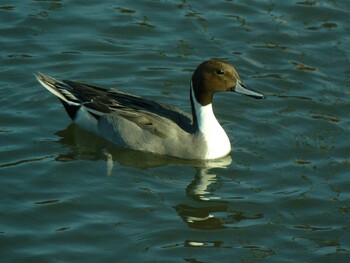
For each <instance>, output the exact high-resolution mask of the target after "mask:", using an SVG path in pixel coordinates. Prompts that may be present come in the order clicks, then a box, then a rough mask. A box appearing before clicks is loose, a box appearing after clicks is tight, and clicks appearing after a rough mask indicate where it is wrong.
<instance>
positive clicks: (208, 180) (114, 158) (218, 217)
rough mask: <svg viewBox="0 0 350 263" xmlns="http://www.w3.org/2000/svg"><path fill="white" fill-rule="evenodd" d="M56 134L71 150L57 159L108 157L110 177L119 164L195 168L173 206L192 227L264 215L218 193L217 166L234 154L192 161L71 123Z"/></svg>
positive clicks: (204, 227) (203, 227)
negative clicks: (116, 142) (130, 146)
mask: <svg viewBox="0 0 350 263" xmlns="http://www.w3.org/2000/svg"><path fill="white" fill-rule="evenodd" d="M56 134H57V135H58V136H59V137H60V139H59V141H58V142H59V143H61V144H63V145H64V146H65V147H66V148H68V149H69V152H67V153H65V154H60V155H59V156H57V157H56V158H55V159H56V160H57V161H71V160H76V159H88V160H105V161H106V175H107V176H111V175H112V174H113V171H114V170H115V169H117V167H118V166H117V165H116V164H117V163H118V164H121V165H123V166H129V167H133V168H142V169H146V168H152V167H160V166H168V165H175V166H177V167H179V166H190V167H194V168H195V174H194V176H193V180H192V182H191V183H190V184H189V185H188V186H187V187H186V189H184V191H185V193H186V196H187V199H186V202H185V203H180V204H176V205H175V206H174V209H175V211H176V213H177V214H178V215H179V217H180V218H181V219H182V220H183V221H184V222H185V223H186V224H187V225H188V227H190V228H193V229H201V230H214V229H223V228H227V227H234V226H235V224H237V223H239V222H241V221H244V220H256V219H261V218H263V217H264V216H263V214H262V213H261V214H255V215H247V214H246V212H245V211H240V210H232V208H231V206H232V200H231V201H230V202H229V201H228V200H225V198H223V197H221V196H220V195H219V194H218V193H217V190H219V189H220V187H221V182H220V175H219V174H218V172H219V171H220V169H217V168H222V169H225V168H226V167H228V166H229V165H230V164H231V163H232V158H231V156H226V157H224V158H220V159H218V160H210V161H193V160H181V159H176V158H172V157H167V156H159V155H153V154H150V153H144V152H140V151H134V150H130V149H126V148H122V147H119V146H117V145H112V144H111V143H109V142H108V141H106V140H104V139H102V138H100V137H98V136H96V135H94V134H91V133H89V132H87V131H85V130H83V129H81V128H79V127H78V126H76V125H75V124H71V125H69V126H68V127H67V128H66V129H65V130H62V131H59V132H57V133H56ZM208 242H209V241H208V240H206V241H198V240H197V241H193V242H192V241H189V240H187V241H185V242H184V244H187V245H191V246H192V245H193V246H199V245H200V244H202V245H203V246H204V245H205V244H208ZM213 242H214V241H213ZM209 243H210V242H209ZM214 243H215V244H216V245H215V246H217V245H218V244H217V241H215V242H214ZM219 243H220V242H219ZM210 244H213V243H210Z"/></svg>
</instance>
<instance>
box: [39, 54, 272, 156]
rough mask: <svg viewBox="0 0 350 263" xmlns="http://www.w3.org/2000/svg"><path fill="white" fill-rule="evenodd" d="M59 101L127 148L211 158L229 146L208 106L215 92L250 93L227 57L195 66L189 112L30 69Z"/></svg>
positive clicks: (76, 120)
mask: <svg viewBox="0 0 350 263" xmlns="http://www.w3.org/2000/svg"><path fill="white" fill-rule="evenodd" d="M34 75H35V77H36V79H37V80H38V81H39V83H40V84H41V85H42V86H44V87H45V88H46V89H47V90H48V91H49V92H51V93H52V94H54V95H55V96H56V97H58V99H59V100H60V101H61V102H62V104H63V106H64V108H65V110H66V112H67V113H68V115H69V117H70V118H71V119H72V121H73V122H74V123H76V124H77V125H78V126H80V127H82V128H83V129H86V130H88V131H90V132H93V133H95V134H97V135H98V136H101V137H103V138H104V139H106V140H107V141H109V142H111V143H113V144H117V145H119V146H123V147H127V148H130V149H134V150H138V151H144V152H149V153H153V154H158V155H166V156H171V157H175V158H180V159H190V160H214V159H218V158H221V157H225V156H227V155H229V154H230V152H231V143H230V139H229V137H228V136H227V134H226V132H225V130H224V129H223V127H222V126H221V125H220V123H219V122H218V120H217V118H216V117H215V115H214V112H213V106H212V101H213V97H214V94H215V93H217V92H235V93H239V94H243V95H246V96H249V97H252V98H255V99H262V98H264V97H265V96H264V95H263V94H262V93H260V92H258V91H255V90H253V89H250V88H248V87H247V86H245V85H244V84H243V82H242V81H241V79H240V77H239V75H238V73H237V71H236V69H235V68H234V67H233V66H232V65H231V64H230V63H228V62H225V61H222V60H218V59H209V60H206V61H204V62H202V63H201V64H199V66H197V68H196V69H195V70H194V73H193V75H192V78H191V82H190V92H189V93H190V94H189V97H190V104H191V109H192V114H191V115H190V114H188V113H186V112H184V111H182V110H180V109H178V108H176V107H174V106H171V105H168V104H165V103H160V102H156V101H153V100H150V99H148V98H143V97H140V96H137V95H133V94H129V93H125V92H122V91H119V90H117V89H114V88H110V89H106V88H101V87H98V86H95V85H92V84H87V83H83V82H76V81H71V80H62V81H60V80H56V79H55V78H53V77H50V76H48V75H45V74H43V73H40V72H38V73H36V74H34Z"/></svg>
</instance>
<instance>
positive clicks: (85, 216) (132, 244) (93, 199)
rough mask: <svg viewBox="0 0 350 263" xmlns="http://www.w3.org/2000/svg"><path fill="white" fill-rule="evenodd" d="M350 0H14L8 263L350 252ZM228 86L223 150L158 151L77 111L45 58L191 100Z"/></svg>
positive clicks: (83, 75)
mask: <svg viewBox="0 0 350 263" xmlns="http://www.w3.org/2000/svg"><path fill="white" fill-rule="evenodd" d="M349 10H350V2H349V1H347V0H340V1H336V0H333V1H327V0H325V1H317V0H316V1H303V0H295V1H277V0H270V1H185V0H183V1H175V0H173V1H170V0H169V1H99V2H98V1H82V0H81V1H29V0H28V1H1V4H0V25H1V27H0V57H1V62H0V65H1V67H0V102H1V103H0V259H1V260H0V261H1V262H191V263H192V262H196V263H199V262H206V263H207V262H348V261H349V258H350V203H349V201H350V180H349V175H350V113H349V111H350V90H349V80H350V64H349V46H350V28H349V16H350V11H349ZM213 57H215V58H221V59H226V60H227V61H229V62H231V63H233V64H234V65H235V66H236V68H237V70H238V72H239V73H240V75H241V78H242V79H243V81H244V82H245V83H246V84H247V85H249V86H251V87H253V88H254V89H256V90H259V91H262V92H264V93H265V94H266V95H267V99H266V100H259V101H257V100H253V99H250V98H247V97H243V96H239V95H237V94H218V95H217V96H216V97H215V101H214V109H215V112H216V115H217V117H218V119H219V120H220V122H221V123H222V125H223V126H224V128H225V130H226V131H227V133H228V135H229V137H230V139H231V142H232V144H233V151H232V153H231V155H230V156H229V157H228V158H227V159H225V160H222V163H212V164H210V165H211V166H210V167H206V168H203V166H201V165H200V164H198V163H191V162H182V161H179V160H174V159H171V158H165V157H159V156H152V155H150V154H144V153H139V152H134V151H130V150H128V149H121V148H119V147H116V146H113V145H110V144H108V143H106V142H105V141H103V140H101V139H99V138H98V137H96V136H94V135H91V134H89V133H87V132H84V131H83V130H81V129H79V128H78V127H76V126H74V125H72V124H70V120H69V118H68V117H67V115H66V113H65V112H64V109H63V107H62V105H61V104H60V103H59V101H58V100H57V99H56V98H55V97H54V96H53V95H51V94H49V93H48V92H47V91H46V90H44V89H43V88H42V87H41V86H40V85H39V84H38V83H37V82H36V80H35V79H34V77H33V75H32V73H33V72H37V71H41V72H44V73H47V74H50V75H52V76H55V77H57V78H63V79H64V78H67V79H74V80H83V81H86V82H91V83H95V84H96V85H101V86H105V87H118V88H119V89H120V90H122V91H126V92H131V93H135V94H138V95H141V96H146V97H148V98H151V99H154V100H158V101H162V102H166V103H171V104H173V105H175V106H177V107H179V108H182V109H183V110H186V111H189V110H190V107H189V102H188V88H189V81H190V78H191V74H192V71H193V70H194V68H195V67H196V66H197V65H198V64H199V63H200V62H202V61H203V60H205V59H208V58H213Z"/></svg>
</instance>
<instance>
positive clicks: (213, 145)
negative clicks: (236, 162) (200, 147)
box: [191, 82, 231, 159]
mask: <svg viewBox="0 0 350 263" xmlns="http://www.w3.org/2000/svg"><path fill="white" fill-rule="evenodd" d="M191 93H192V101H193V105H194V111H195V114H196V117H197V125H198V129H199V131H200V132H201V133H202V134H203V136H204V138H205V141H206V143H207V148H208V152H207V156H206V158H207V159H215V158H218V157H222V156H225V155H227V154H228V153H229V152H230V151H231V144H230V140H229V138H228V136H227V134H226V132H225V131H224V129H223V128H222V127H221V125H220V123H219V122H218V120H217V119H216V117H215V115H214V112H213V106H212V104H211V103H210V104H208V105H205V106H202V105H201V104H200V103H199V102H197V99H196V96H194V90H193V87H192V82H191Z"/></svg>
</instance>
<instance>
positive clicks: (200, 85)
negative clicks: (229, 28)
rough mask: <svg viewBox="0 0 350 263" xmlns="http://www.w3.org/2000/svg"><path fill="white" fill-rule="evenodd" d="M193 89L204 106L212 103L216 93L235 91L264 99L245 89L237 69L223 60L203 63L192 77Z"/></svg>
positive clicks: (260, 95)
mask: <svg viewBox="0 0 350 263" xmlns="http://www.w3.org/2000/svg"><path fill="white" fill-rule="evenodd" d="M192 87H193V91H194V94H195V97H196V100H197V102H198V103H200V104H201V105H202V106H205V105H208V104H210V103H211V102H212V99H213V95H214V93H215V92H222V91H235V92H237V93H241V94H244V95H248V96H251V97H254V98H264V95H262V94H261V93H259V92H256V91H253V90H250V89H248V88H247V87H245V86H244V85H243V84H242V83H241V81H240V78H239V76H238V73H237V71H236V69H235V68H234V67H233V66H232V65H231V64H229V63H226V62H224V61H221V60H216V59H213V60H207V61H204V62H203V63H201V64H200V65H199V66H198V67H197V69H196V70H195V71H194V73H193V76H192Z"/></svg>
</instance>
